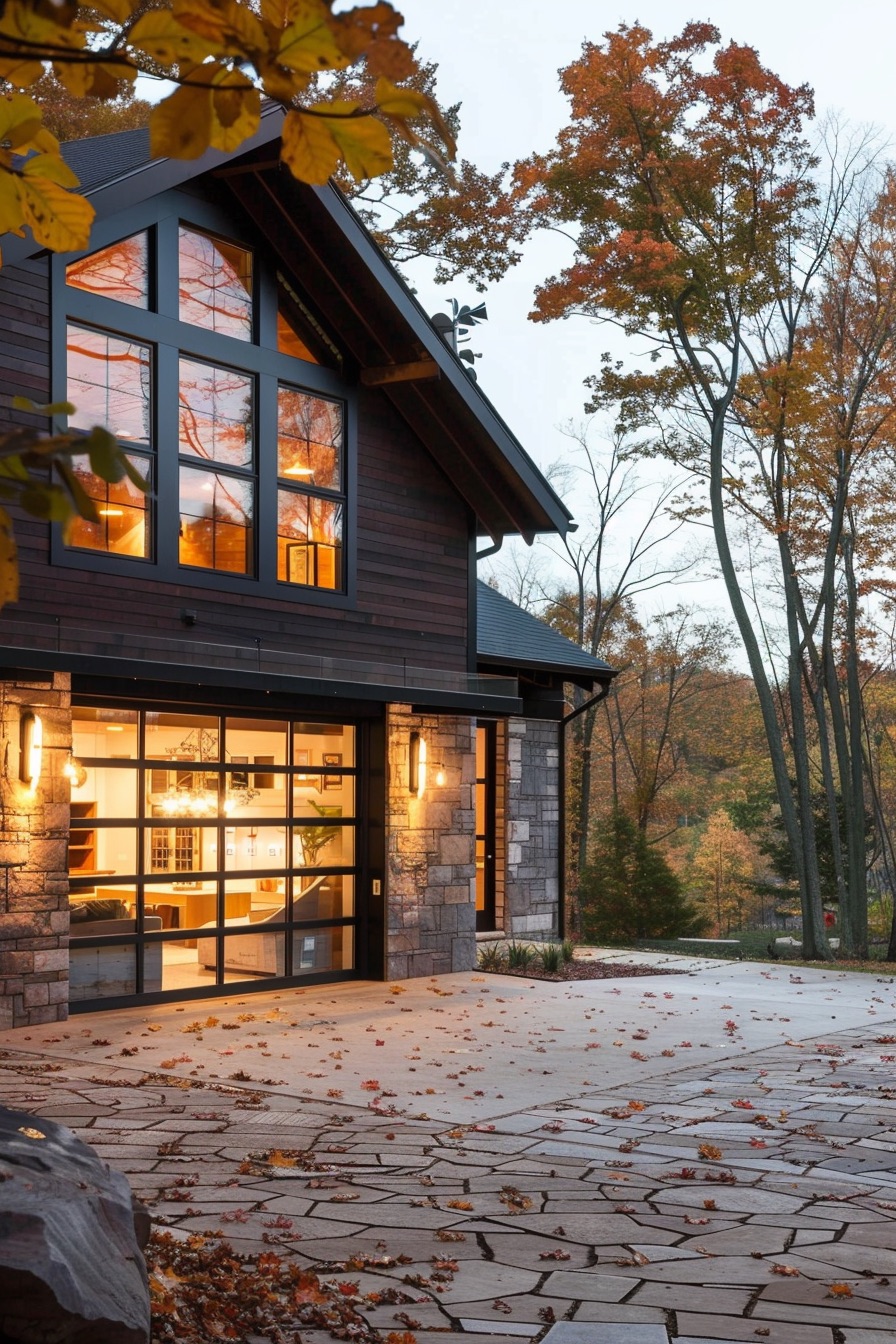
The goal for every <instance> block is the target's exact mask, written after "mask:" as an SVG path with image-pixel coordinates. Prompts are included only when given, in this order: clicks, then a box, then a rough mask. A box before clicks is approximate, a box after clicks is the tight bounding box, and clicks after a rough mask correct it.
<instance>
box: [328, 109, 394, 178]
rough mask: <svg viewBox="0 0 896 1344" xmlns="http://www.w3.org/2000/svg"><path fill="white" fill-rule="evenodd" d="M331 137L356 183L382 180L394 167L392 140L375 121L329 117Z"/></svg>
mask: <svg viewBox="0 0 896 1344" xmlns="http://www.w3.org/2000/svg"><path fill="white" fill-rule="evenodd" d="M332 106H333V107H338V106H339V104H338V103H334V104H332ZM328 124H329V127H330V133H331V134H332V136H333V139H334V140H335V141H336V144H337V145H338V146H339V149H340V150H341V152H342V157H343V159H344V160H345V166H346V168H347V169H348V170H349V172H350V173H351V175H352V177H353V178H354V179H355V181H357V182H361V181H363V180H364V178H365V177H379V175H380V173H387V172H388V171H389V169H390V168H391V167H392V140H391V138H390V136H389V132H388V131H387V130H386V128H385V126H384V125H383V123H382V122H381V121H378V120H377V119H376V117H373V116H364V117H338V116H337V117H329V118H328Z"/></svg>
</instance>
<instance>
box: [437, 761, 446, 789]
mask: <svg viewBox="0 0 896 1344" xmlns="http://www.w3.org/2000/svg"><path fill="white" fill-rule="evenodd" d="M436 785H437V786H438V788H440V789H442V788H444V787H445V767H444V766H443V765H437V766H436Z"/></svg>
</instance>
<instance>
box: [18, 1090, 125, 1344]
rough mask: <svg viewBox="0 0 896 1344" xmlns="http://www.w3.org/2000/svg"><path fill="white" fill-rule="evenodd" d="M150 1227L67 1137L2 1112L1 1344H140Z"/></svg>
mask: <svg viewBox="0 0 896 1344" xmlns="http://www.w3.org/2000/svg"><path fill="white" fill-rule="evenodd" d="M148 1236H149V1218H148V1216H147V1214H146V1210H145V1209H144V1208H143V1206H142V1205H140V1204H138V1203H137V1202H136V1201H134V1199H133V1197H132V1195H131V1189H130V1186H129V1185H128V1182H127V1180H126V1178H125V1177H124V1176H122V1175H120V1174H119V1173H118V1172H115V1171H112V1170H111V1168H109V1167H108V1166H107V1165H106V1164H105V1162H102V1161H101V1160H100V1159H99V1158H98V1157H97V1156H96V1154H95V1153H94V1152H93V1151H92V1149H91V1148H89V1147H88V1146H87V1144H86V1143H82V1142H81V1140H80V1139H78V1138H76V1137H75V1135H74V1134H73V1133H72V1131H71V1130H70V1129H66V1127H65V1126H64V1125H57V1124H55V1123H54V1122H53V1121H52V1120H42V1119H41V1118H40V1117H36V1116H31V1115H26V1114H25V1113H24V1112H23V1111H9V1110H6V1109H5V1107H2V1106H0V1341H3V1344H7V1341H8V1342H9V1344H13V1341H14V1342H15V1344H148V1340H149V1331H150V1323H149V1288H148V1284H147V1278H146V1265H145V1263H144V1260H143V1253H142V1249H141V1248H142V1247H143V1246H145V1245H146V1241H147V1239H148Z"/></svg>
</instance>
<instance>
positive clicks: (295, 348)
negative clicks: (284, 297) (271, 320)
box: [277, 308, 320, 364]
mask: <svg viewBox="0 0 896 1344" xmlns="http://www.w3.org/2000/svg"><path fill="white" fill-rule="evenodd" d="M297 326H298V324H297V323H295V322H293V321H292V320H291V319H290V318H288V317H286V315H285V314H284V313H283V310H282V309H280V308H278V309H277V349H278V350H279V351H280V353H281V355H292V357H293V358H294V359H304V360H305V362H306V363H308V364H318V363H320V361H319V360H318V359H317V358H316V357H315V356H314V354H313V353H312V351H311V348H310V346H308V345H306V343H305V341H304V340H303V338H302V337H301V336H300V335H299V333H298V330H297Z"/></svg>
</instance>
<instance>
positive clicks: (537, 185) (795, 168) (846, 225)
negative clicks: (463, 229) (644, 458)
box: [515, 23, 896, 957]
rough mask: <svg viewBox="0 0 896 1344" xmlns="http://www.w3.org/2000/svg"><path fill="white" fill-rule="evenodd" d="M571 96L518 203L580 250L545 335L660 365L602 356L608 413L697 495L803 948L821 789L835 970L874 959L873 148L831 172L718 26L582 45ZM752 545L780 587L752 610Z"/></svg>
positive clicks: (878, 472)
mask: <svg viewBox="0 0 896 1344" xmlns="http://www.w3.org/2000/svg"><path fill="white" fill-rule="evenodd" d="M561 80H562V87H563V89H564V92H565V93H566V94H567V96H568V98H569V100H570V122H569V125H568V126H566V127H565V128H564V129H563V130H562V131H561V132H560V135H559V137H558V140H557V144H556V146H555V148H554V150H553V151H552V152H551V153H549V154H546V155H542V156H535V157H533V158H532V159H530V160H528V161H526V162H525V163H523V164H520V165H518V166H517V170H516V188H515V200H516V203H517V207H518V209H520V210H521V211H524V212H526V213H527V218H528V220H529V222H530V225H531V226H532V227H533V228H535V227H538V226H552V227H558V226H559V227H562V228H563V229H564V230H565V231H567V232H568V233H572V234H573V235H574V237H575V247H576V251H575V257H574V259H573V261H572V263H571V265H569V266H568V267H567V268H566V269H565V270H564V271H562V273H560V274H559V275H556V276H554V277H552V278H550V279H548V280H547V281H546V282H545V283H544V284H543V285H542V286H541V287H540V289H539V290H538V292H537V296H536V306H535V312H534V314H533V317H534V318H535V319H536V320H539V321H546V320H551V319H554V318H560V317H566V316H569V315H570V314H576V313H578V314H584V315H586V316H588V317H590V318H598V319H601V320H604V321H609V322H612V323H614V324H616V325H617V326H621V327H623V328H624V329H625V331H627V332H628V333H630V334H632V335H636V336H638V338H639V340H640V341H642V342H644V341H646V342H648V343H649V344H650V345H651V347H652V354H653V359H652V362H651V366H650V367H649V369H648V370H647V371H646V372H642V371H638V370H635V371H631V370H629V369H628V368H627V367H625V366H623V365H622V364H621V363H615V362H613V361H612V360H611V359H610V357H609V356H605V357H604V359H603V363H602V366H601V369H600V371H599V372H598V373H596V374H595V375H594V376H593V378H592V379H591V380H590V383H591V389H592V404H593V406H594V407H606V406H613V407H615V408H616V409H617V412H618V414H619V415H620V419H621V420H622V422H624V423H625V424H626V425H627V426H629V427H633V426H642V427H643V426H646V425H651V426H653V427H654V428H656V427H657V425H658V424H661V426H662V432H661V433H660V434H659V435H658V436H657V437H655V438H654V440H653V447H652V451H655V452H660V453H664V454H665V455H667V456H669V457H671V458H672V459H673V460H674V461H675V462H676V464H677V465H678V466H679V467H683V468H685V469H687V470H688V471H689V472H691V473H692V476H693V479H694V482H695V487H694V490H693V491H692V493H693V495H694V498H695V500H696V505H695V507H696V508H697V509H698V510H699V509H703V510H704V511H705V512H706V513H707V514H708V517H709V521H710V522H711V526H712V531H713V536H714V541H715V547H716V551H717V555H718V563H719V568H720V571H721V574H722V577H723V579H724V581H725V584H726V588H727V592H728V597H729V600H730V604H731V609H732V613H733V615H734V618H735V622H736V625H737V627H738V630H739V633H740V637H741V640H742V642H743V645H744V649H745V652H746V655H747V658H748V661H749V666H750V670H751V674H752V677H753V680H754V682H755V685H756V690H757V694H758V697H759V703H760V707H761V712H762V717H763V723H764V728H765V734H766V738H767V743H768V751H769V756H770V761H771V766H772V770H773V773H774V780H775V789H776V794H777V800H778V804H779V806H780V809H781V814H782V819H783V824H784V827H785V830H786V834H787V837H788V840H789V843H790V845H791V848H792V850H793V852H794V854H795V856H796V862H797V868H798V872H799V882H800V891H801V900H802V912H803V942H804V946H805V947H806V950H807V952H809V953H810V954H812V955H816V956H823V957H827V956H830V955H831V953H830V949H829V948H828V945H827V940H826V937H825V932H824V920H823V910H822V902H821V891H820V881H819V872H818V859H817V854H816V852H815V831H814V827H813V825H812V805H811V799H812V795H813V792H816V793H817V791H818V788H819V786H820V787H821V788H823V790H824V792H825V794H826V796H827V798H828V800H829V810H830V821H831V830H832V845H833V847H834V849H835V852H836V854H837V862H838V865H839V889H840V901H841V932H842V946H843V947H844V948H845V949H846V950H848V951H850V952H853V953H861V952H863V951H864V948H865V942H866V927H867V890H866V874H865V867H866V859H867V855H866V846H865V835H864V830H865V828H864V813H865V808H864V799H863V789H864V787H865V783H866V782H867V781H866V777H865V774H864V771H865V751H864V746H863V741H862V730H861V723H862V714H861V699H862V694H861V679H862V673H861V660H862V652H863V650H862V616H863V612H862V597H863V594H865V593H867V592H868V591H870V590H871V589H873V588H875V587H877V588H878V589H880V588H881V587H882V585H883V583H884V581H885V570H886V568H887V566H888V565H889V564H890V563H891V562H892V560H893V558H894V552H896V544H894V532H896V528H894V527H893V525H892V524H893V519H892V516H891V510H890V507H889V503H888V500H889V499H892V490H890V491H889V495H888V489H887V487H888V485H889V483H890V482H891V478H892V468H891V467H890V466H889V462H890V460H891V457H892V454H891V452H890V450H891V447H892V442H893V430H894V427H896V426H894V422H893V416H894V414H896V412H894V409H893V408H894V399H893V396H892V391H893V377H894V374H896V341H894V334H896V323H894V322H893V316H894V311H893V305H894V302H896V300H894V297H893V296H894V292H896V287H894V284H893V280H894V278H896V276H894V266H893V262H894V253H893V247H894V239H896V215H894V212H893V208H892V205H891V200H890V198H891V195H892V187H891V184H890V182H889V181H887V180H884V181H881V178H880V175H879V173H878V170H877V169H876V167H875V165H874V162H873V154H872V153H871V151H870V150H869V149H868V147H867V146H866V145H863V144H861V143H853V144H849V145H845V146H844V145H843V144H838V143H834V144H833V145H832V146H830V147H829V149H826V148H825V146H824V145H822V146H821V148H820V149H818V150H816V149H814V148H813V147H812V146H811V145H810V143H809V140H808V138H807V127H808V124H809V122H810V120H811V118H812V117H813V115H814V109H813V99H812V93H811V91H810V89H809V88H808V87H806V86H805V85H803V86H800V87H796V88H794V87H791V86H789V85H787V84H786V83H784V82H783V81H782V80H781V79H779V78H778V77H777V76H776V75H775V74H773V73H772V72H771V71H769V70H768V69H766V67H765V66H764V65H763V64H762V62H761V61H760V59H759V57H758V55H757V53H756V52H755V51H754V50H753V49H752V48H751V47H747V46H741V45H737V44H735V43H730V44H728V45H723V43H722V41H721V38H720V34H719V32H718V30H717V29H716V28H715V27H714V26H713V25H711V24H708V23H691V24H688V25H687V26H686V27H685V28H684V30H683V31H682V32H681V33H680V34H679V35H678V36H677V37H675V38H673V39H671V40H670V41H666V42H656V41H654V39H653V36H652V34H651V33H650V32H649V31H648V30H647V29H645V28H643V27H641V26H640V25H634V26H626V25H622V26H620V28H619V29H618V30H617V31H615V32H613V33H609V34H607V35H606V37H605V39H604V41H603V42H601V43H591V42H588V43H586V44H585V45H584V47H583V50H582V55H581V57H580V58H579V59H578V60H577V61H575V62H574V63H573V64H572V65H570V66H569V67H568V68H567V69H565V70H564V71H563V72H562V74H561ZM822 158H823V159H824V165H823V170H822V163H821V160H822ZM875 174H877V176H876V177H875ZM701 490H702V491H705V493H704V494H702V496H701V495H700V493H699V492H700V491H701ZM744 533H745V534H746V535H747V536H748V538H749V541H750V547H751V551H750V554H751V557H754V556H755V555H757V554H758V555H760V556H761V559H762V562H763V564H764V566H765V570H764V571H763V578H762V581H763V582H764V583H765V589H764V595H763V600H762V602H759V603H753V602H751V600H750V599H749V597H748V596H747V594H748V593H749V591H750V590H751V588H752V590H753V591H754V592H756V591H757V587H758V584H759V582H760V580H759V579H757V574H756V571H755V569H754V570H750V571H748V572H747V573H744V571H743V556H744V554H745V552H744V551H743V550H742V549H741V550H739V549H738V546H737V542H738V541H739V540H740V537H741V535H743V534H744ZM769 597H770V601H769V600H768V599H769ZM777 616H780V620H778V621H777V623H775V621H774V617H777ZM763 617H765V618H769V619H771V622H772V624H773V625H775V628H766V627H764V624H763ZM778 649H781V650H783V653H782V655H781V656H780V657H777V656H776V653H777V650H778ZM838 795H840V796H841V797H842V798H843V800H844V803H845V805H846V809H847V816H848V818H849V820H848V825H847V835H848V842H847V844H846V846H845V847H841V846H840V840H839V830H838V828H837V824H836V800H837V797H838Z"/></svg>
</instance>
